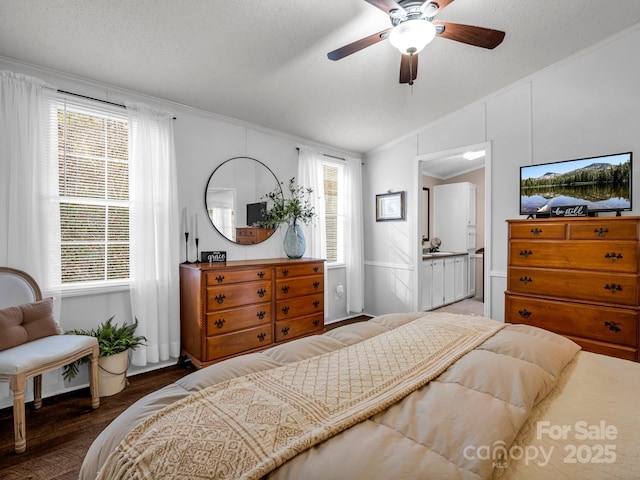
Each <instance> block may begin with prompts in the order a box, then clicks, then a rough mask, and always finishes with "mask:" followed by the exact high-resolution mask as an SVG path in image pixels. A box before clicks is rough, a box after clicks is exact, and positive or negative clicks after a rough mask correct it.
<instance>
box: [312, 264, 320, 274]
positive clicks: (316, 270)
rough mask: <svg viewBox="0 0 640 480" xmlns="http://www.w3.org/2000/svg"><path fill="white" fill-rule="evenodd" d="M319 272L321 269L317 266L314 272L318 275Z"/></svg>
mask: <svg viewBox="0 0 640 480" xmlns="http://www.w3.org/2000/svg"><path fill="white" fill-rule="evenodd" d="M318 270H320V268H319V267H318V266H317V265H316V266H315V267H313V271H314V272H315V273H318Z"/></svg>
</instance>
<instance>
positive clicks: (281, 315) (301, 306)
mask: <svg viewBox="0 0 640 480" xmlns="http://www.w3.org/2000/svg"><path fill="white" fill-rule="evenodd" d="M323 311H324V295H323V294H322V293H320V294H317V295H307V296H306V297H298V298H292V299H290V300H281V301H279V302H276V320H286V319H290V318H295V317H302V316H304V315H311V314H314V313H321V312H323Z"/></svg>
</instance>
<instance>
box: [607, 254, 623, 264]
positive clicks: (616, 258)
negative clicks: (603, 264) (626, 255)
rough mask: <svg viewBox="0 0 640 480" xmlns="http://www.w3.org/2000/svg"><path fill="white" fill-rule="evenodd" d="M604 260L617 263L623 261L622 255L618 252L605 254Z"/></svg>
mask: <svg viewBox="0 0 640 480" xmlns="http://www.w3.org/2000/svg"><path fill="white" fill-rule="evenodd" d="M604 258H610V259H611V260H613V261H614V262H615V261H616V260H622V254H621V253H616V252H611V253H605V254H604Z"/></svg>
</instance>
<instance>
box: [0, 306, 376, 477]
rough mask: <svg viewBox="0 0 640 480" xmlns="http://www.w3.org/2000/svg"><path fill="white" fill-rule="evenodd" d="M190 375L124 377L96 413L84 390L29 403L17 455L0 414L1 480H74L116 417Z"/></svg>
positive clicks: (174, 369) (171, 370)
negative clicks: (122, 384)
mask: <svg viewBox="0 0 640 480" xmlns="http://www.w3.org/2000/svg"><path fill="white" fill-rule="evenodd" d="M369 318H370V317H367V316H360V317H357V318H353V319H349V320H345V321H342V322H337V323H333V324H330V325H327V326H326V329H327V330H331V329H333V328H337V327H340V326H342V325H345V324H350V323H355V322H359V321H365V320H368V319H369ZM192 371H193V370H192V368H191V367H190V366H189V365H187V366H178V365H175V366H171V367H166V368H163V369H160V370H155V371H153V372H149V373H144V374H140V375H135V376H133V377H129V385H127V388H125V389H124V391H122V392H120V393H118V394H117V395H114V396H111V397H103V398H101V399H100V408H98V409H96V410H92V409H91V397H90V396H89V389H88V388H86V389H83V390H78V391H75V392H70V393H66V394H64V395H58V396H55V397H49V398H45V399H44V400H43V404H42V408H40V409H39V410H34V409H33V406H32V405H31V404H28V405H27V408H26V420H27V450H26V452H24V453H22V454H19V455H17V454H16V453H15V452H14V449H13V444H14V437H13V413H12V408H4V409H2V410H0V479H2V480H72V479H73V480H76V479H77V478H78V473H79V472H80V466H81V465H82V461H83V459H84V455H85V454H86V452H87V450H88V448H89V446H90V445H91V443H92V442H93V440H94V439H95V438H96V437H97V436H98V434H99V433H100V432H101V431H102V430H103V429H104V428H105V427H106V426H107V425H108V424H109V423H110V422H111V421H112V420H113V419H114V418H115V417H116V416H118V415H119V414H120V413H121V412H122V411H124V410H125V409H126V408H127V407H128V406H129V405H131V404H133V403H134V402H136V401H137V400H138V399H140V398H142V397H143V396H145V395H146V394H148V393H150V392H152V391H154V390H157V389H159V388H161V387H163V386H165V385H168V384H170V383H173V382H175V381H176V380H178V379H179V378H182V377H183V376H185V375H188V374H189V373H191V372H192Z"/></svg>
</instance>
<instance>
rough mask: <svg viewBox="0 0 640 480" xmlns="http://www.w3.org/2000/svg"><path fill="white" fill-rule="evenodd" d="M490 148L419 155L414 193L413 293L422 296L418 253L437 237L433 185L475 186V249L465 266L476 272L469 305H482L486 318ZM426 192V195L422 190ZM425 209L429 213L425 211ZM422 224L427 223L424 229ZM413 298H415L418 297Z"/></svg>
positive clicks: (484, 145) (488, 300)
mask: <svg viewBox="0 0 640 480" xmlns="http://www.w3.org/2000/svg"><path fill="white" fill-rule="evenodd" d="M490 173H491V144H490V143H489V142H486V143H481V144H476V145H469V146H464V147H459V148H455V149H451V150H446V151H440V152H436V153H433V154H426V155H419V156H417V157H416V170H415V176H416V181H415V185H416V190H417V191H418V192H422V194H421V195H417V197H418V201H417V204H418V205H417V210H416V211H417V212H418V214H417V222H416V224H417V225H416V238H418V239H419V242H418V244H419V246H418V250H417V254H416V259H417V265H416V272H417V274H416V279H417V282H416V291H417V292H420V295H422V294H424V289H423V286H424V285H423V283H424V278H423V277H422V267H423V260H422V253H423V246H424V247H427V248H428V247H430V245H431V243H430V242H431V240H432V239H433V238H434V237H437V235H438V234H437V232H435V231H434V229H433V211H434V208H437V199H436V198H435V196H434V187H435V185H439V184H445V183H457V182H470V183H476V184H478V193H477V196H476V205H477V212H478V214H477V216H478V218H477V223H476V225H477V233H478V235H477V239H476V245H477V247H476V248H475V249H474V252H473V253H472V254H470V256H469V262H473V265H472V268H473V269H474V270H476V271H477V275H475V281H474V283H475V294H474V296H473V298H472V299H468V301H473V302H476V303H479V304H482V303H483V305H482V307H481V308H482V310H483V311H484V316H487V317H489V316H490V312H491V305H490V303H491V294H490V282H489V278H490V275H489V271H488V269H487V268H485V266H488V265H490V262H489V258H488V255H489V254H490V225H491V222H490V216H491V215H490V214H491V210H490V199H491V196H490V191H491V188H490V182H491V175H490ZM423 189H428V193H427V191H426V190H423ZM425 193H426V194H428V195H429V201H428V202H425V201H424V195H425ZM426 209H429V210H430V211H425V210H426ZM425 222H430V224H429V226H428V228H427V227H426V226H425ZM426 231H428V232H429V234H428V238H429V240H428V241H426V242H423V237H424V232H426ZM420 295H417V297H420ZM416 303H417V305H416V307H417V309H418V310H420V307H421V305H423V302H422V300H421V299H420V298H418V299H417V301H416Z"/></svg>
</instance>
